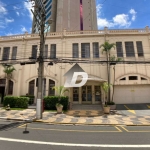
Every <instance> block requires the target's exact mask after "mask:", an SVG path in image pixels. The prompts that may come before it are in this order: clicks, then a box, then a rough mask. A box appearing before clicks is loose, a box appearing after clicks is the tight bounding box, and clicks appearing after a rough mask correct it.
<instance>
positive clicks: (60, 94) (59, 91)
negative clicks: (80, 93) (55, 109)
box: [53, 86, 69, 101]
mask: <svg viewBox="0 0 150 150" xmlns="http://www.w3.org/2000/svg"><path fill="white" fill-rule="evenodd" d="M53 89H54V90H56V91H57V92H58V101H60V99H61V96H62V95H63V94H64V93H65V92H69V89H67V88H65V87H64V86H58V87H57V86H55V87H53Z"/></svg>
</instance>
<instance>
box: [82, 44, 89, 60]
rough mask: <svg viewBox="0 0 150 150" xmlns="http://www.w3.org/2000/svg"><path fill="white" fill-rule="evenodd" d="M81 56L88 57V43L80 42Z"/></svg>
mask: <svg viewBox="0 0 150 150" xmlns="http://www.w3.org/2000/svg"><path fill="white" fill-rule="evenodd" d="M81 58H90V43H81Z"/></svg>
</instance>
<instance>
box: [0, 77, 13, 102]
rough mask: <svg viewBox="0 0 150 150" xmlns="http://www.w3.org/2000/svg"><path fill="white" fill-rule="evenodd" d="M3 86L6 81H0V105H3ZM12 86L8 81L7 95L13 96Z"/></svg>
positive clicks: (11, 82)
mask: <svg viewBox="0 0 150 150" xmlns="http://www.w3.org/2000/svg"><path fill="white" fill-rule="evenodd" d="M5 86H6V79H0V104H2V103H3V99H4V95H5ZM13 86H14V82H13V81H11V80H9V81H8V91H7V94H8V95H13Z"/></svg>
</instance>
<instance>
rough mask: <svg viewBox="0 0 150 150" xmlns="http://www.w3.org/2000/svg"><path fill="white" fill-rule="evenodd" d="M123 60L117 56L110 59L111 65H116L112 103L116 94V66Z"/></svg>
mask: <svg viewBox="0 0 150 150" xmlns="http://www.w3.org/2000/svg"><path fill="white" fill-rule="evenodd" d="M121 60H122V58H116V57H115V56H112V57H111V58H110V61H111V63H112V64H113V65H114V67H113V69H114V79H113V93H112V100H111V101H112V102H113V99H114V92H115V76H116V70H115V65H116V62H119V61H121Z"/></svg>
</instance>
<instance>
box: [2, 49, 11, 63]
mask: <svg viewBox="0 0 150 150" xmlns="http://www.w3.org/2000/svg"><path fill="white" fill-rule="evenodd" d="M9 53H10V47H4V48H3V58H2V60H8V59H9Z"/></svg>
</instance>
